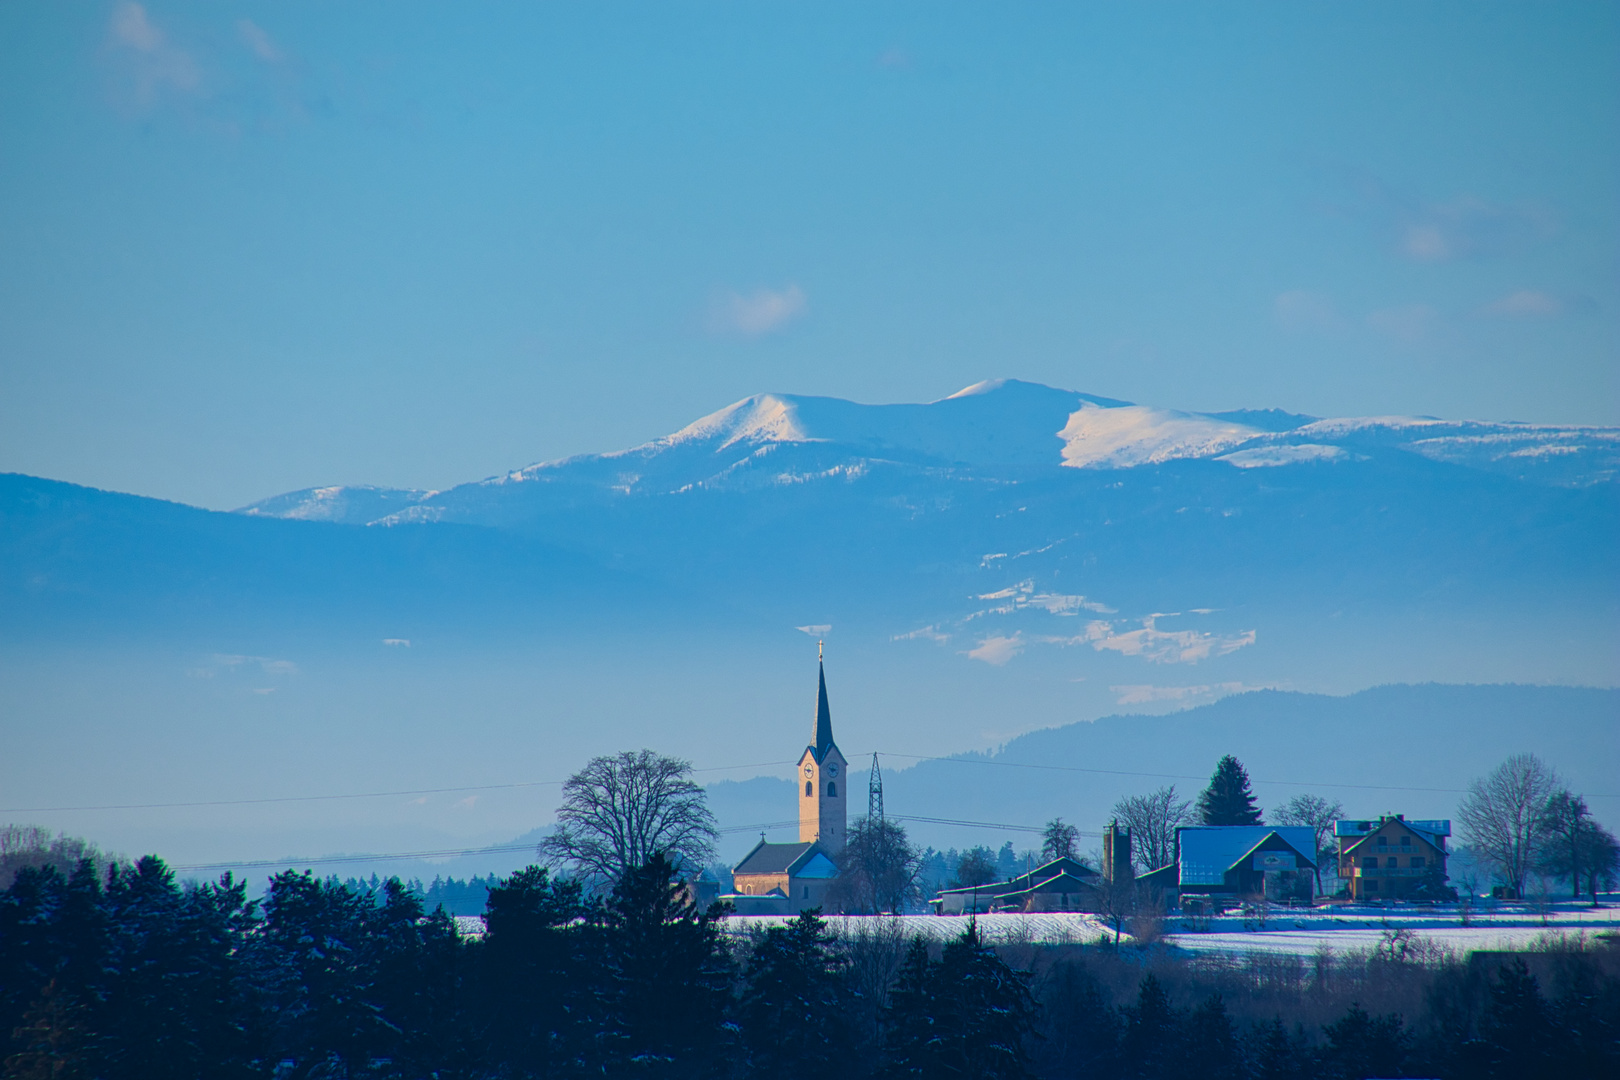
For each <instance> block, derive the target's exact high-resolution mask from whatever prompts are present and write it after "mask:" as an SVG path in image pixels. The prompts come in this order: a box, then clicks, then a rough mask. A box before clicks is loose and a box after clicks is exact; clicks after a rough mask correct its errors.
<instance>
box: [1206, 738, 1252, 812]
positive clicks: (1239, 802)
mask: <svg viewBox="0 0 1620 1080" xmlns="http://www.w3.org/2000/svg"><path fill="white" fill-rule="evenodd" d="M1198 818H1199V820H1200V821H1202V822H1203V823H1204V824H1205V825H1259V824H1260V823H1261V817H1260V808H1259V807H1257V806H1256V805H1255V804H1254V792H1253V791H1251V790H1250V789H1249V774H1248V771H1247V770H1245V769H1244V768H1243V764H1242V762H1240V761H1238V759H1237V758H1235V757H1233V756H1232V755H1231V754H1227V755H1226V756H1225V757H1223V758H1221V760H1220V762H1219V763H1218V764H1217V765H1216V766H1215V775H1214V776H1211V777H1210V778H1209V787H1207V788H1205V789H1204V790H1203V793H1202V794H1200V795H1199V796H1198Z"/></svg>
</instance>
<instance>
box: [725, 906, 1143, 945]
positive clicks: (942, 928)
mask: <svg viewBox="0 0 1620 1080" xmlns="http://www.w3.org/2000/svg"><path fill="white" fill-rule="evenodd" d="M791 921H792V918H791V917H790V916H787V915H732V916H730V917H729V918H727V919H726V920H725V921H724V922H723V923H721V926H722V927H723V928H724V929H725V930H726V931H727V932H728V933H735V934H747V933H750V932H753V931H758V932H764V931H765V930H766V929H767V928H769V927H772V926H782V925H785V924H787V923H789V922H791ZM970 921H971V920H970V919H969V918H968V916H966V915H875V916H874V915H829V916H827V925H828V926H829V927H830V928H831V929H832V931H833V932H834V933H835V934H837V935H838V936H839V937H859V936H860V935H861V934H873V933H877V934H891V935H897V936H899V937H900V938H901V939H903V940H907V941H909V940H910V939H911V938H914V937H918V936H921V937H922V938H923V940H925V941H949V940H950V939H951V938H956V937H961V936H962V933H963V931H965V930H966V929H967V927H968V923H969V922H970ZM978 921H979V936H980V937H981V938H983V939H984V941H985V942H986V943H988V944H991V945H1014V944H1042V945H1069V944H1080V943H1085V944H1090V943H1092V942H1095V941H1096V940H1097V938H1098V937H1099V936H1101V935H1102V933H1103V925H1102V923H1101V922H1099V921H1098V920H1097V918H1096V916H1094V915H1082V914H1078V913H1072V912H1056V913H1053V914H1049V915H980V916H978ZM1110 936H1112V932H1111V931H1110Z"/></svg>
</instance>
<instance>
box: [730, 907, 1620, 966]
mask: <svg viewBox="0 0 1620 1080" xmlns="http://www.w3.org/2000/svg"><path fill="white" fill-rule="evenodd" d="M788 921H789V919H788V917H787V916H785V915H737V916H732V917H731V918H728V919H726V920H725V922H724V924H723V926H724V928H725V929H726V930H727V931H728V932H730V933H737V934H747V933H749V932H751V931H763V930H764V929H765V928H767V927H771V926H780V925H783V924H785V923H787V922H788ZM827 922H828V923H829V924H830V925H831V927H832V929H833V930H834V931H835V932H836V933H837V934H838V935H839V936H841V937H854V936H858V935H860V934H863V933H867V934H870V933H884V934H896V933H897V934H898V935H899V936H900V937H902V938H907V939H909V938H912V937H915V936H917V935H921V936H922V937H923V938H924V939H926V940H928V941H939V942H942V941H947V940H949V939H951V938H953V937H957V936H958V935H960V934H961V933H962V931H963V930H965V929H966V928H967V924H968V918H967V917H966V916H943V917H942V916H937V915H901V916H878V917H873V916H860V915H852V916H832V917H830V918H828V920H827ZM978 922H979V933H980V934H981V935H982V936H983V938H984V939H985V941H987V942H989V943H991V944H1009V945H1010V944H1024V943H1027V944H1043V945H1059V944H1091V943H1094V942H1096V941H1097V939H1098V938H1099V937H1101V936H1103V935H1104V934H1107V935H1108V936H1109V937H1112V936H1113V932H1112V930H1109V929H1108V928H1106V927H1105V926H1104V925H1103V923H1102V922H1101V921H1100V920H1099V919H1098V918H1097V917H1096V916H1094V915H1082V914H1069V913H1063V914H1043V915H980V916H978ZM1206 925H1207V929H1203V930H1199V931H1192V930H1191V929H1190V924H1189V921H1188V920H1186V919H1183V918H1178V917H1170V918H1167V919H1166V920H1165V922H1164V931H1165V939H1164V940H1165V943H1166V944H1169V945H1172V946H1174V947H1177V948H1180V949H1185V950H1187V951H1188V952H1206V953H1207V952H1227V953H1247V952H1255V951H1259V952H1284V953H1296V954H1303V955H1311V954H1314V953H1316V952H1318V951H1319V950H1322V949H1327V950H1329V951H1332V952H1349V951H1352V950H1358V949H1376V948H1378V947H1379V946H1380V945H1381V944H1384V943H1386V942H1387V941H1388V940H1389V935H1391V934H1392V932H1395V931H1402V930H1405V931H1411V933H1412V934H1413V935H1415V938H1414V939H1413V941H1412V942H1410V943H1409V944H1408V945H1407V947H1408V948H1421V947H1422V946H1423V945H1424V944H1429V945H1435V946H1440V947H1442V948H1445V949H1449V950H1454V951H1456V952H1464V953H1466V952H1474V951H1477V950H1499V949H1501V950H1506V949H1522V948H1525V947H1527V946H1529V945H1531V944H1533V943H1535V942H1536V941H1537V940H1538V939H1541V938H1542V937H1543V936H1544V935H1558V934H1578V933H1585V934H1587V935H1596V934H1601V933H1620V908H1615V907H1603V908H1598V909H1596V910H1594V909H1592V908H1587V907H1577V906H1574V905H1570V904H1563V905H1555V906H1554V908H1553V909H1552V910H1551V911H1549V912H1548V913H1547V916H1546V919H1545V922H1544V921H1543V918H1542V916H1541V915H1540V914H1539V913H1537V912H1535V911H1533V910H1531V909H1530V908H1529V907H1528V906H1519V905H1512V906H1509V905H1499V906H1497V907H1494V908H1491V909H1488V910H1476V911H1475V912H1474V913H1473V914H1472V915H1471V916H1470V918H1469V925H1468V926H1463V925H1462V920H1461V917H1460V915H1459V914H1458V913H1457V910H1456V909H1455V908H1452V907H1443V908H1434V907H1409V908H1401V907H1390V908H1372V907H1335V908H1331V909H1327V908H1317V909H1315V910H1312V911H1305V912H1294V911H1287V910H1283V911H1280V912H1277V913H1274V914H1273V915H1272V916H1271V917H1269V918H1268V919H1267V920H1266V922H1265V925H1264V926H1263V927H1262V926H1260V925H1259V924H1257V923H1255V922H1253V921H1251V922H1250V923H1249V924H1247V925H1245V922H1244V920H1243V919H1242V918H1240V917H1238V916H1236V915H1231V916H1226V917H1223V918H1218V919H1210V920H1207V924H1206ZM1127 936H1128V935H1127Z"/></svg>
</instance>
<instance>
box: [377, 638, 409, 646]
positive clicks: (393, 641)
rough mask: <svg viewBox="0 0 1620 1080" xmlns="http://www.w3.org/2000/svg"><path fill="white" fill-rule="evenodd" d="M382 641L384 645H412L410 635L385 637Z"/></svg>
mask: <svg viewBox="0 0 1620 1080" xmlns="http://www.w3.org/2000/svg"><path fill="white" fill-rule="evenodd" d="M382 642H383V644H384V645H393V646H396V647H398V648H401V649H408V648H410V647H411V639H410V638H408V637H385V638H383V639H382Z"/></svg>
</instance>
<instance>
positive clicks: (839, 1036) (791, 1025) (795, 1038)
mask: <svg viewBox="0 0 1620 1080" xmlns="http://www.w3.org/2000/svg"><path fill="white" fill-rule="evenodd" d="M831 943H832V935H831V934H829V933H828V931H827V924H826V922H825V921H824V920H823V919H822V918H821V917H820V913H819V912H817V911H806V912H802V913H801V914H800V915H799V917H798V918H797V919H794V920H793V922H791V923H789V924H788V925H787V926H775V927H772V928H771V929H769V930H767V931H766V932H765V937H764V938H763V939H762V940H761V941H760V942H759V943H758V944H757V945H755V946H754V951H753V955H752V956H750V957H749V961H748V993H747V996H746V997H745V998H744V1001H743V1007H742V1017H741V1019H742V1029H743V1037H744V1039H745V1040H746V1042H747V1044H748V1055H749V1061H750V1067H751V1068H750V1072H751V1074H752V1075H755V1076H761V1077H791V1078H800V1077H802V1078H803V1080H824V1078H825V1077H827V1076H829V1075H834V1074H836V1073H837V1072H839V1071H840V1070H842V1069H843V1068H844V1067H845V1066H846V1065H847V1064H848V1061H849V1057H850V1055H851V1054H852V1053H853V1051H854V1035H853V1031H852V1030H851V1027H850V1024H849V1019H848V1017H847V1015H846V1014H845V1005H846V1000H845V999H846V997H847V994H848V991H847V989H846V984H845V980H844V976H845V970H844V964H843V961H842V959H841V958H840V957H839V956H838V955H837V954H835V953H834V952H833V951H832V949H831V947H830V946H831Z"/></svg>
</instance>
